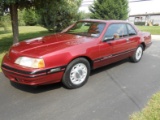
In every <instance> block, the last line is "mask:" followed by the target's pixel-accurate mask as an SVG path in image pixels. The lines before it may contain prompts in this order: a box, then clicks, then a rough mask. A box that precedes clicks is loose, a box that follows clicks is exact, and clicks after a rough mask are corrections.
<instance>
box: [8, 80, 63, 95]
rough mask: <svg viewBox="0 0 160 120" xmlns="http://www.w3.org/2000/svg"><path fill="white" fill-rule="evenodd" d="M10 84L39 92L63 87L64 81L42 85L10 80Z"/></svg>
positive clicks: (31, 91) (25, 90)
mask: <svg viewBox="0 0 160 120" xmlns="http://www.w3.org/2000/svg"><path fill="white" fill-rule="evenodd" d="M10 84H11V85H12V86H13V87H15V88H16V89H19V90H22V91H24V92H29V93H33V94H38V93H42V92H46V91H50V90H55V89H59V88H61V87H63V85H62V83H55V84H49V85H41V86H29V85H23V84H18V83H15V82H10Z"/></svg>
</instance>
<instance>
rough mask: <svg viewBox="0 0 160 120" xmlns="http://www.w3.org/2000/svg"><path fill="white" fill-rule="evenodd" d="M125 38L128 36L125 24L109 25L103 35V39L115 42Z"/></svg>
mask: <svg viewBox="0 0 160 120" xmlns="http://www.w3.org/2000/svg"><path fill="white" fill-rule="evenodd" d="M126 36H128V33H127V28H126V25H125V24H111V25H110V26H109V27H108V29H107V31H106V33H105V39H114V40H116V39H119V38H122V37H126Z"/></svg>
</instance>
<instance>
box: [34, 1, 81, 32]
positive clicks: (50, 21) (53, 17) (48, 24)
mask: <svg viewBox="0 0 160 120" xmlns="http://www.w3.org/2000/svg"><path fill="white" fill-rule="evenodd" d="M43 2H45V3H43ZM80 5H81V0H65V1H64V0H59V1H56V0H47V1H42V2H40V3H39V4H38V5H37V6H36V11H37V13H38V15H39V20H40V24H41V25H42V26H44V27H45V28H47V29H48V30H49V31H53V32H59V31H61V30H62V29H64V28H65V27H67V26H68V25H70V24H71V23H72V22H75V21H77V20H79V19H80V18H81V13H79V12H78V9H79V6H80Z"/></svg>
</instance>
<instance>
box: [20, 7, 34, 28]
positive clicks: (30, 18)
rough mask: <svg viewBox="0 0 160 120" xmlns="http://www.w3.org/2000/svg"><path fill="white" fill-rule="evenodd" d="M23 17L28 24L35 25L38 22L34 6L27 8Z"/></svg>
mask: <svg viewBox="0 0 160 120" xmlns="http://www.w3.org/2000/svg"><path fill="white" fill-rule="evenodd" d="M23 19H24V22H25V24H26V25H29V26H34V25H36V24H37V15H36V13H35V10H34V9H33V8H31V9H25V10H24V15H23Z"/></svg>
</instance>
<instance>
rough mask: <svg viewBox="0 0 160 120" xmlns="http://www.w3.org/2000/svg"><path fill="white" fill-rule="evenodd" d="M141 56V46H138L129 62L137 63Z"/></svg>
mask: <svg viewBox="0 0 160 120" xmlns="http://www.w3.org/2000/svg"><path fill="white" fill-rule="evenodd" d="M142 55H143V46H142V45H139V46H138V47H137V49H136V51H135V53H134V54H133V55H132V56H131V57H130V60H131V61H132V62H134V63H137V62H139V61H140V60H141V58H142Z"/></svg>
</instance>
